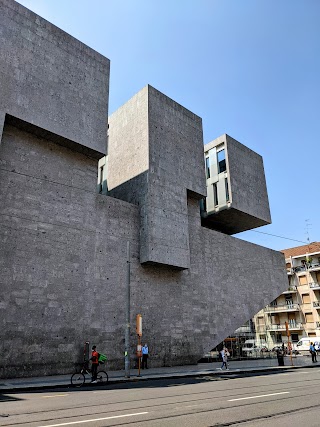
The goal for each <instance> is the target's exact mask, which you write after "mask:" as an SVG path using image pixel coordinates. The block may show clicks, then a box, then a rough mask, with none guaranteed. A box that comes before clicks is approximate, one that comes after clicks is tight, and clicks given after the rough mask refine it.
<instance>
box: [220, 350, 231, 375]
mask: <svg viewBox="0 0 320 427" xmlns="http://www.w3.org/2000/svg"><path fill="white" fill-rule="evenodd" d="M220 354H221V358H222V365H221V368H220V370H222V368H223V367H224V366H225V367H226V370H227V371H228V370H229V368H228V356H230V353H229V351H228V349H227V348H226V347H224V348H223V349H222V350H221V351H220Z"/></svg>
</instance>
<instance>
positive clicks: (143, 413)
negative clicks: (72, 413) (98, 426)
mask: <svg viewBox="0 0 320 427" xmlns="http://www.w3.org/2000/svg"><path fill="white" fill-rule="evenodd" d="M148 413H149V412H137V413H136V414H125V415H114V416H113V417H104V418H95V419H93V420H83V421H71V422H70V423H61V424H50V425H46V426H40V427H60V426H70V425H73V424H84V423H94V422H96V421H104V420H112V419H115V418H123V417H134V416H136V415H145V414H148Z"/></svg>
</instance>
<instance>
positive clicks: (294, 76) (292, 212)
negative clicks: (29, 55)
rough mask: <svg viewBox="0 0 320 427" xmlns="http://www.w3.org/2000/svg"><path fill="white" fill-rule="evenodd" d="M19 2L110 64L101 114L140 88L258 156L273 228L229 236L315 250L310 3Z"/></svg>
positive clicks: (315, 61) (316, 68) (316, 40)
mask: <svg viewBox="0 0 320 427" xmlns="http://www.w3.org/2000/svg"><path fill="white" fill-rule="evenodd" d="M19 2H20V3H21V4H23V5H24V6H26V7H28V8H29V9H31V10H33V11H34V12H36V13H38V14H39V15H41V16H42V17H44V18H45V19H47V20H49V21H50V22H52V23H53V24H55V25H57V26H58V27H60V28H62V29H63V30H65V31H67V32H68V33H69V34H71V35H72V36H74V37H76V38H77V39H79V40H81V41H82V42H84V43H85V44H87V45H88V46H90V47H92V48H93V49H95V50H97V51H98V52H100V53H101V54H103V55H105V56H106V57H108V58H109V59H110V60H111V79H110V103H109V112H110V113H112V112H113V111H115V110H116V109H117V108H118V107H119V106H120V105H122V104H123V103H125V102H126V101H127V100H128V99H130V98H131V97H132V96H133V95H134V94H135V93H136V92H138V91H139V90H140V89H141V88H142V87H144V86H145V85H146V84H148V83H149V84H151V85H152V86H154V87H155V88H157V89H158V90H160V91H161V92H163V93H165V94H166V95H167V96H169V97H170V98H173V99H174V100H175V101H177V102H179V103H180V104H182V105H183V106H184V107H186V108H188V109H190V110H191V111H193V112H194V113H195V114H198V115H199V116H201V117H202V119H203V129H204V142H205V143H207V142H209V141H211V140H213V139H215V138H216V137H218V136H219V135H221V134H223V133H228V134H229V135H231V136H232V137H234V138H235V139H237V140H239V141H240V142H242V143H243V144H245V145H247V146H248V147H249V148H251V149H252V150H254V151H256V152H258V153H259V154H261V155H262V156H263V159H264V166H265V172H266V179H267V186H268V192H269V202H270V207H271V215H272V220H273V223H272V224H271V225H268V226H265V227H261V228H259V229H257V230H256V231H248V232H245V233H241V234H239V235H238V237H241V238H242V239H245V240H248V241H251V242H254V243H257V244H261V245H263V246H267V247H270V248H272V249H277V250H280V249H284V248H289V247H293V246H299V245H300V244H303V243H299V242H295V241H292V240H286V239H283V238H278V237H272V236H270V235H267V234H262V233H269V234H273V235H277V236H283V237H287V238H290V239H294V240H298V241H301V242H306V240H307V230H308V234H309V238H310V241H320V221H319V217H320V214H319V212H320V197H319V189H318V184H319V162H320V156H319V154H320V144H319V135H320V83H319V79H320V25H319V21H320V1H318V0H303V1H302V0H282V1H279V0H259V1H257V0H242V1H236V0H219V1H215V0H192V1H191V0H161V1H156V0H154V1H153V0H91V1H88V0H67V1H66V0H20V1H19Z"/></svg>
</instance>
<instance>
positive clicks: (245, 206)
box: [226, 135, 271, 224]
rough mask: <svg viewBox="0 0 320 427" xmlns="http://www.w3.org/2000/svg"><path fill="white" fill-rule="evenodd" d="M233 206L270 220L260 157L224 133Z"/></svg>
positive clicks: (263, 219)
mask: <svg viewBox="0 0 320 427" xmlns="http://www.w3.org/2000/svg"><path fill="white" fill-rule="evenodd" d="M226 141H227V155H228V165H229V170H230V175H229V179H230V188H231V192H232V207H233V208H235V209H237V210H239V211H241V212H244V213H247V214H249V215H251V216H252V217H256V218H259V219H261V220H262V221H264V222H265V223H266V224H270V223H271V215H270V208H269V199H268V193H267V185H266V179H265V174H264V168H263V159H262V157H261V156H260V155H259V154H257V153H255V152H254V151H252V150H250V149H249V148H248V147H246V146H244V145H243V144H240V143H239V142H238V141H236V140H235V139H233V138H231V137H230V136H229V135H226Z"/></svg>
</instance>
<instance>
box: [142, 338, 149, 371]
mask: <svg viewBox="0 0 320 427" xmlns="http://www.w3.org/2000/svg"><path fill="white" fill-rule="evenodd" d="M148 357H149V349H148V344H145V345H144V346H143V347H142V364H141V369H144V368H146V369H148Z"/></svg>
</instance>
